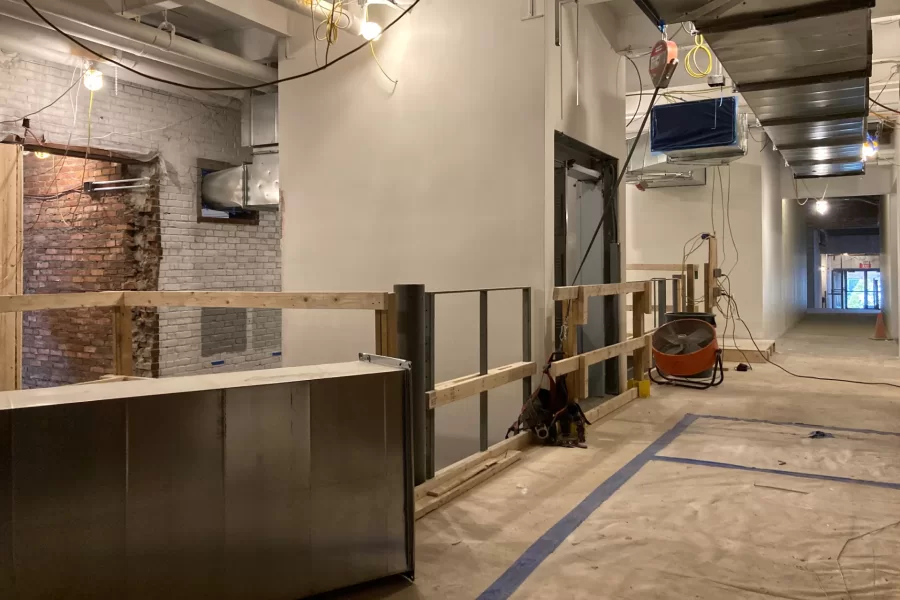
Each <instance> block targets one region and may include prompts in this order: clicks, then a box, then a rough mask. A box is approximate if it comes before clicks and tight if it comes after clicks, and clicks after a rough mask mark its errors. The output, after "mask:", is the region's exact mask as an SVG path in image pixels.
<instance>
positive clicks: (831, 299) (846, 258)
mask: <svg viewBox="0 0 900 600" xmlns="http://www.w3.org/2000/svg"><path fill="white" fill-rule="evenodd" d="M822 258H823V263H824V265H823V268H824V274H825V277H826V281H825V287H824V289H825V290H826V298H825V306H823V307H822V308H832V309H846V310H881V307H882V306H883V302H884V298H883V295H882V294H883V282H882V278H881V268H880V261H879V259H880V256H878V255H869V254H856V255H850V254H849V253H848V254H838V255H834V254H827V255H824V256H823V257H822Z"/></svg>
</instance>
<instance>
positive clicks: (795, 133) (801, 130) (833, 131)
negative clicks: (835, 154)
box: [766, 118, 865, 147]
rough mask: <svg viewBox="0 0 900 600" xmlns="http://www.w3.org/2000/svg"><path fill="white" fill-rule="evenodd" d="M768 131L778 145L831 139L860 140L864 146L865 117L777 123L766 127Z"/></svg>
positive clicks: (860, 143)
mask: <svg viewBox="0 0 900 600" xmlns="http://www.w3.org/2000/svg"><path fill="white" fill-rule="evenodd" d="M766 133H767V134H768V136H769V137H770V138H772V142H773V143H774V144H775V146H776V147H780V146H781V145H791V144H796V143H808V142H811V141H817V140H823V141H824V140H830V139H846V140H851V139H853V140H858V143H859V145H860V146H862V143H863V139H864V136H865V119H861V118H856V119H840V120H837V121H814V122H812V123H798V124H796V125H775V126H773V127H766ZM845 143H846V142H844V144H845ZM842 145H843V144H842Z"/></svg>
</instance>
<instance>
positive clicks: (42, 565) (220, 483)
mask: <svg viewBox="0 0 900 600" xmlns="http://www.w3.org/2000/svg"><path fill="white" fill-rule="evenodd" d="M406 377H407V371H405V370H403V369H395V368H389V367H379V366H375V365H371V364H368V363H362V362H360V363H345V364H341V365H324V366H318V367H306V368H298V369H275V370H271V371H257V372H248V373H239V374H237V373H235V374H227V375H220V376H219V375H203V376H197V377H183V378H173V379H166V380H154V381H128V382H119V383H104V384H92V385H85V386H71V387H65V388H56V389H55V390H33V391H23V392H6V393H2V394H0V598H3V599H7V598H9V599H15V600H19V599H23V600H24V599H29V600H30V599H37V598H41V599H44V598H47V599H50V598H52V599H60V598H91V599H95V598H97V599H105V598H115V599H117V600H121V599H143V598H147V599H151V598H152V599H154V600H158V599H160V598H166V599H176V598H185V599H187V598H190V599H191V600H197V599H199V598H234V599H251V598H252V599H253V600H268V599H273V600H275V599H279V600H281V599H284V600H287V599H290V598H301V597H304V596H307V595H310V594H314V593H319V592H323V591H328V590H333V589H336V588H340V587H344V586H347V585H353V584H356V583H361V582H364V581H368V580H372V579H377V578H380V577H384V576H387V575H392V574H412V571H413V498H412V494H413V486H412V465H411V461H412V455H411V446H410V441H411V428H410V427H411V425H410V417H409V414H410V413H409V400H408V394H407V390H406V388H407V384H406Z"/></svg>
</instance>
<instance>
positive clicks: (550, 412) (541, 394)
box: [506, 352, 590, 446]
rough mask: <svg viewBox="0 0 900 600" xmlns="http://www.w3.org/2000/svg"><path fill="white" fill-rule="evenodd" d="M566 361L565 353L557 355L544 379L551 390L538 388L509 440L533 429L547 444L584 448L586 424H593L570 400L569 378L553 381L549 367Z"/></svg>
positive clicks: (509, 433)
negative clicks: (581, 446)
mask: <svg viewBox="0 0 900 600" xmlns="http://www.w3.org/2000/svg"><path fill="white" fill-rule="evenodd" d="M563 358H565V354H563V353H562V352H554V353H553V354H551V355H550V360H549V361H548V362H547V365H546V366H545V367H544V372H543V376H544V377H546V378H547V380H548V382H549V389H544V388H542V387H539V388H538V389H537V390H535V392H534V393H533V394H532V395H531V397H530V398H529V399H528V401H526V402H525V404H524V405H523V406H522V412H521V413H520V414H519V418H518V419H516V421H515V423H513V424H512V425H511V426H510V428H509V429H508V430H507V432H506V437H509V436H510V435H516V434H518V433H519V432H520V431H525V430H529V429H530V430H532V431H533V432H534V435H535V436H536V437H537V438H538V439H539V440H541V441H542V442H544V443H545V444H548V445H565V446H573V445H583V444H584V442H585V432H584V427H585V425H590V422H588V420H587V418H586V417H585V415H584V412H583V411H582V410H581V406H579V405H578V403H577V402H574V401H570V400H569V391H568V388H567V386H566V377H565V375H563V376H562V377H557V378H555V379H554V378H553V377H552V376H551V375H550V365H551V364H553V363H554V362H555V361H557V360H562V359H563Z"/></svg>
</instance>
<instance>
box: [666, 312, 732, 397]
mask: <svg viewBox="0 0 900 600" xmlns="http://www.w3.org/2000/svg"><path fill="white" fill-rule="evenodd" d="M653 358H654V359H655V360H656V371H657V374H658V376H659V377H660V379H659V380H658V379H656V378H654V377H653V372H652V371H651V375H650V378H651V379H652V380H653V382H654V383H658V384H660V385H678V386H681V387H688V388H693V389H698V390H705V389H709V388H711V387H713V386H717V385H719V384H721V383H722V381H723V380H724V379H725V370H724V367H723V366H722V351H721V350H720V349H719V342H718V340H717V339H716V328H715V327H713V326H712V325H710V324H709V323H707V322H706V321H701V320H700V319H680V320H677V321H670V322H669V323H666V324H665V325H663V326H662V327H660V328H659V329H657V330H656V332H655V333H654V334H653Z"/></svg>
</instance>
